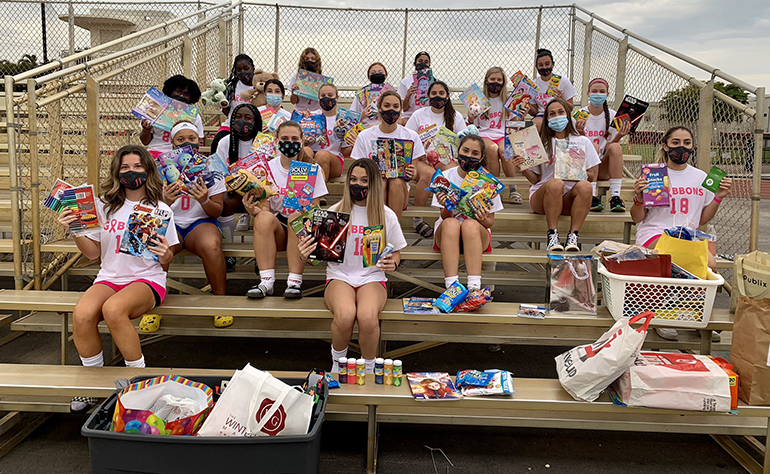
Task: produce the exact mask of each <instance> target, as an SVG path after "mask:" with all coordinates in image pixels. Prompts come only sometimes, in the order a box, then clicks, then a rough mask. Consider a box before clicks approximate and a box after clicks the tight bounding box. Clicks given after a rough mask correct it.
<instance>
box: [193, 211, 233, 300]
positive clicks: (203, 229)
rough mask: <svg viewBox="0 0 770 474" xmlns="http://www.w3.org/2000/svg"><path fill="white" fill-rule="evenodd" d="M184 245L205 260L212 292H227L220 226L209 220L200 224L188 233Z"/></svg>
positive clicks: (204, 267)
mask: <svg viewBox="0 0 770 474" xmlns="http://www.w3.org/2000/svg"><path fill="white" fill-rule="evenodd" d="M184 245H185V247H186V248H187V249H188V250H189V251H190V252H192V253H193V254H195V255H197V256H199V257H200V258H201V260H203V270H204V271H205V272H206V278H208V280H209V283H210V284H211V293H213V294H215V295H224V294H227V291H226V288H227V271H226V268H225V258H224V254H223V253H222V232H221V231H220V230H219V228H218V227H217V226H215V225H214V224H211V223H209V222H205V223H203V224H199V225H197V226H196V227H195V228H194V229H193V230H192V231H191V232H190V233H189V234H187V239H185V241H184Z"/></svg>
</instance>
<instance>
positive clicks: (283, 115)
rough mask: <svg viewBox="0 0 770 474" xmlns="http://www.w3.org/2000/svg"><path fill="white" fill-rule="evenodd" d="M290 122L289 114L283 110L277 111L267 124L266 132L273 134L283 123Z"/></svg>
mask: <svg viewBox="0 0 770 474" xmlns="http://www.w3.org/2000/svg"><path fill="white" fill-rule="evenodd" d="M289 120H291V114H290V113H289V112H287V111H286V110H284V109H279V110H278V112H276V113H275V115H273V118H271V119H270V123H268V124H267V131H268V132H270V133H275V130H276V129H277V128H278V127H279V126H280V125H281V124H282V123H284V122H288V121H289Z"/></svg>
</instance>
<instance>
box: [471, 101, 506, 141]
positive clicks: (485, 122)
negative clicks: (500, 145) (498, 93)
mask: <svg viewBox="0 0 770 474" xmlns="http://www.w3.org/2000/svg"><path fill="white" fill-rule="evenodd" d="M489 102H490V103H491V104H492V108H491V109H489V112H488V113H489V116H488V117H484V115H479V116H478V117H476V120H474V121H473V125H475V126H476V127H478V129H479V136H480V137H481V138H488V139H490V140H492V141H497V140H499V139H501V138H503V137H505V126H504V125H503V124H504V123H505V116H504V115H505V108H504V107H503V99H501V98H500V97H493V98H490V99H489Z"/></svg>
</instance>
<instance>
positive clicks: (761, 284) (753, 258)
mask: <svg viewBox="0 0 770 474" xmlns="http://www.w3.org/2000/svg"><path fill="white" fill-rule="evenodd" d="M733 269H734V271H733V293H732V298H731V301H730V312H732V313H734V312H735V308H736V306H737V298H740V297H742V296H748V297H749V298H755V299H758V300H761V299H764V298H770V254H768V253H765V252H760V251H758V250H757V251H754V252H751V253H750V254H747V255H736V256H735V263H734V265H733Z"/></svg>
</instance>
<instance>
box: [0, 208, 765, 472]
mask: <svg viewBox="0 0 770 474" xmlns="http://www.w3.org/2000/svg"><path fill="white" fill-rule="evenodd" d="M762 210H763V219H762V231H761V232H760V235H761V244H760V249H762V250H765V251H770V218H769V217H770V204H769V203H768V201H763V203H762ZM78 284H79V285H80V287H81V288H85V286H86V285H87V282H85V281H80V282H78V281H76V280H74V279H73V281H72V285H71V288H72V289H77V288H78ZM10 286H11V282H10V281H9V280H4V281H0V287H10ZM230 286H231V288H229V290H230V292H231V294H243V291H244V288H241V286H242V285H238V286H236V285H230ZM544 293H545V292H544V290H543V289H537V288H523V289H519V288H517V289H514V288H498V289H497V291H496V292H495V297H496V299H497V300H498V301H526V302H533V301H543V299H544V296H545V295H544ZM717 305H718V307H723V308H724V307H727V305H729V300H728V298H727V296H726V295H725V294H724V293H722V294H720V295H719V296H718V301H717ZM7 331H8V329H7V328H4V329H3V330H2V331H0V337H2V336H4V335H5V332H7ZM58 338H59V336H58V335H57V334H40V333H27V334H25V335H23V336H22V337H19V338H17V339H15V340H14V341H12V342H10V343H8V344H6V345H4V346H0V362H2V363H27V364H34V363H37V364H56V363H58V357H59V355H58V354H59V339H58ZM107 347H109V346H107ZM566 349H568V348H566V347H547V346H539V347H534V346H503V347H502V350H500V351H498V352H490V351H489V348H488V347H487V346H485V345H479V344H447V345H444V346H441V347H437V348H434V349H430V350H427V351H423V352H421V353H418V354H413V355H410V356H407V357H405V358H404V370H405V371H418V370H419V371H426V370H433V371H448V372H450V373H452V372H456V371H457V370H458V369H463V368H477V369H485V368H492V367H494V368H504V369H509V370H511V371H513V372H514V375H516V376H519V377H549V378H555V377H556V372H555V367H554V362H553V358H554V357H555V356H556V355H558V354H560V353H561V352H563V351H564V350H566ZM720 355H723V354H720ZM145 357H146V359H147V361H148V364H150V365H154V366H163V367H169V366H171V367H201V368H230V369H237V368H240V367H242V366H244V365H245V364H246V363H247V362H250V363H251V364H252V365H254V366H255V367H259V368H263V369H268V370H309V369H311V368H313V367H325V366H326V365H328V359H329V345H328V343H325V342H322V341H312V340H298V339H293V340H275V339H273V340H270V339H241V338H219V339H212V338H199V337H176V338H173V339H171V340H167V341H163V342H160V343H157V344H152V345H150V346H147V347H146V349H145ZM69 363H70V364H76V363H79V361H78V360H77V357H76V354H75V351H74V347H73V348H72V350H71V351H70V361H69ZM514 388H515V387H514ZM85 420H86V416H75V415H65V414H57V415H54V416H53V417H52V418H51V419H50V420H49V421H47V422H46V423H45V424H43V425H42V426H41V427H40V428H38V429H37V430H36V431H35V432H34V433H33V434H32V435H31V436H29V437H28V438H27V439H26V440H25V441H24V442H22V443H21V444H20V445H19V446H17V447H16V448H15V449H13V450H12V451H11V452H10V453H9V454H8V455H6V456H5V457H3V458H2V459H0V474H5V473H9V474H10V473H28V474H37V473H41V474H42V473H51V472H56V473H73V474H80V473H88V472H90V464H89V456H88V443H87V441H86V439H85V438H83V437H82V436H81V435H80V428H81V426H82V425H83V423H84V422H85ZM322 443H323V446H322V451H321V459H320V472H322V473H341V474H347V473H350V474H359V473H361V472H364V471H365V467H366V466H365V452H366V426H365V425H364V424H363V423H342V422H327V423H325V424H324V427H323V436H322ZM425 445H428V446H431V447H434V448H441V449H442V450H443V451H444V453H446V455H447V456H448V457H449V459H450V460H451V461H452V463H454V466H453V467H449V465H448V464H447V463H446V461H445V460H444V458H443V456H441V455H440V454H438V453H436V454H435V456H436V466H437V470H434V464H433V461H432V459H431V454H430V451H429V450H428V449H427V448H425ZM406 471H408V472H419V473H434V472H435V473H436V474H438V473H441V474H444V473H446V472H448V473H454V472H472V473H478V472H484V473H490V474H495V473H506V474H507V473H513V472H516V473H519V472H520V473H538V472H540V473H550V474H558V473H565V474H567V473H569V474H574V473H580V472H607V473H628V474H633V473H639V474H651V473H656V474H657V473H661V474H663V473H671V474H674V473H681V474H685V473H687V474H689V473H700V474H710V473H714V474H717V473H720V474H722V473H739V472H744V471H743V470H742V468H741V467H740V465H739V464H738V463H736V462H735V461H734V460H733V459H732V458H731V457H730V456H729V455H728V454H727V453H726V452H725V451H723V450H722V449H721V448H720V447H719V446H718V445H717V444H716V443H715V442H714V441H713V440H712V439H711V438H710V437H709V436H704V435H681V434H652V433H621V432H606V431H575V430H556V429H525V428H493V427H463V426H425V425H383V426H382V428H381V437H380V452H379V472H380V473H382V474H390V473H394V474H402V473H403V472H406Z"/></svg>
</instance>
